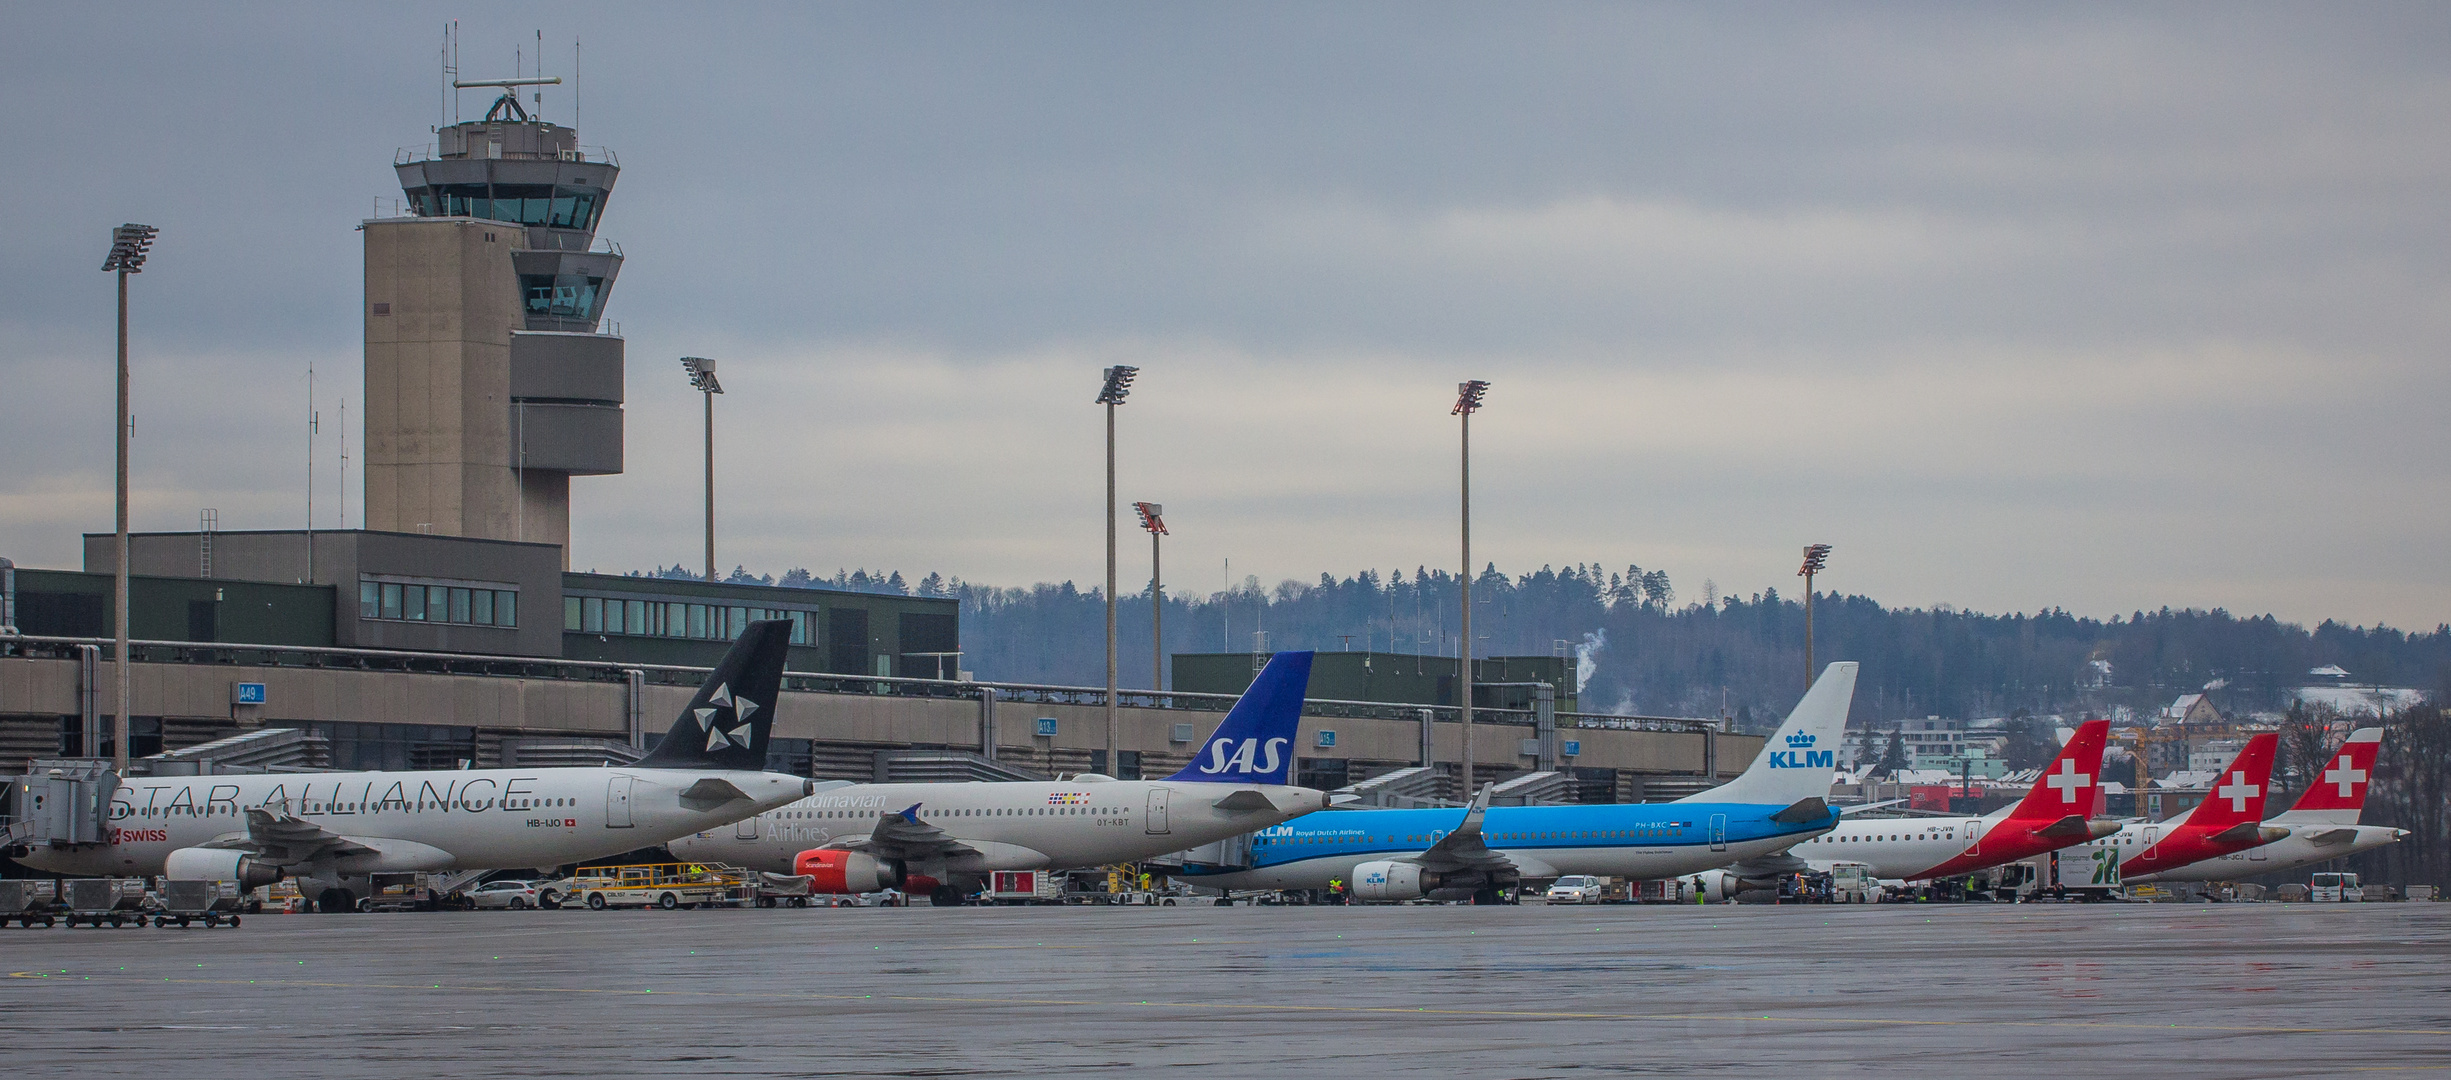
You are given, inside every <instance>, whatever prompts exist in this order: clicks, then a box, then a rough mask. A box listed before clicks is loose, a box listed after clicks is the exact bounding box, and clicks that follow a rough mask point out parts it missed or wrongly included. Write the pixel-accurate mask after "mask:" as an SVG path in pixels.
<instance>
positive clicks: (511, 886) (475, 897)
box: [468, 881, 538, 911]
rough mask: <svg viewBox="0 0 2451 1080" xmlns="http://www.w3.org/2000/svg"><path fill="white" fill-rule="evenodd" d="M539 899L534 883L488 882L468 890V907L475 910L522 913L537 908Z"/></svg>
mask: <svg viewBox="0 0 2451 1080" xmlns="http://www.w3.org/2000/svg"><path fill="white" fill-rule="evenodd" d="M537 899H538V893H537V891H536V883H535V882H533V881H488V882H486V883H485V884H483V885H479V886H477V887H476V888H473V889H470V890H468V906H470V907H475V908H509V909H511V910H513V911H520V910H524V909H527V908H532V907H535V906H537Z"/></svg>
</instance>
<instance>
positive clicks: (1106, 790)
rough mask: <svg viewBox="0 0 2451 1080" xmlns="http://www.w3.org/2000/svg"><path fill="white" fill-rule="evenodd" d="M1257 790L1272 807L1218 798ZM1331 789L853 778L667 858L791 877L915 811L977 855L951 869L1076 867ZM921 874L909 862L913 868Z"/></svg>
mask: <svg viewBox="0 0 2451 1080" xmlns="http://www.w3.org/2000/svg"><path fill="white" fill-rule="evenodd" d="M1237 792H1257V793H1259V794H1260V795H1262V796H1264V797H1265V799H1266V803H1267V805H1265V806H1258V807H1253V808H1250V809H1242V810H1228V809H1224V808H1221V807H1219V806H1217V805H1216V804H1217V803H1218V802H1219V801H1220V800H1222V799H1225V798H1227V797H1228V796H1231V795H1234V794H1235V793H1237ZM1326 804H1327V795H1326V793H1324V792H1321V791H1319V790H1317V789H1314V788H1305V787H1293V786H1288V785H1282V784H1236V783H1225V784H1214V783H1199V782H1188V781H1178V780H1098V781H1091V782H1086V783H1063V782H1050V783H1039V782H1002V781H997V782H967V783H953V784H850V785H846V786H842V787H836V788H829V789H826V790H823V791H819V792H818V793H816V794H815V795H811V796H808V797H807V798H804V799H800V800H798V801H795V802H793V803H791V804H789V805H787V806H782V807H778V808H776V809H773V810H769V811H767V812H765V813H762V814H759V815H757V816H756V817H754V818H745V819H743V820H741V821H739V822H736V823H733V824H732V825H730V826H728V827H724V828H715V829H708V830H706V831H703V832H699V833H696V834H695V835H691V836H686V837H683V838H681V839H678V840H674V841H673V842H672V843H671V845H670V847H671V849H672V853H673V855H674V857H676V858H681V859H688V860H693V861H702V862H723V863H730V864H732V865H734V866H743V867H748V868H751V869H756V870H765V871H769V872H773V873H791V872H792V871H793V866H792V863H793V860H794V859H796V858H797V857H798V856H799V854H800V853H801V852H803V851H807V850H809V849H811V848H818V847H824V846H826V845H828V844H838V843H842V842H848V841H855V840H859V839H862V838H865V837H868V836H869V835H870V834H871V833H872V832H874V830H875V829H876V826H877V821H878V819H879V818H880V817H882V816H883V815H885V814H891V813H899V812H901V811H903V810H907V809H909V808H911V807H912V806H914V805H916V806H917V807H918V808H919V809H918V815H917V816H918V818H919V819H920V820H921V821H923V822H926V823H927V824H930V825H934V826H936V827H937V828H939V829H942V830H944V832H945V833H946V834H948V835H949V836H951V837H952V838H953V839H955V840H959V841H961V842H962V843H963V844H966V845H968V846H969V847H971V848H974V849H976V850H977V851H978V852H979V857H977V858H967V859H958V860H955V861H953V862H951V863H949V864H947V865H946V866H944V867H943V869H944V870H946V871H949V872H954V873H966V874H981V873H985V872H987V871H990V870H1042V869H1059V870H1062V869H1079V868H1082V867H1089V866H1104V865H1108V864H1111V863H1118V862H1131V861H1134V860H1138V859H1145V858H1149V857H1151V856H1155V855H1164V854H1167V853H1169V852H1175V851H1181V850H1183V849H1185V848H1189V847H1197V846H1199V845H1202V844H1207V843H1212V842H1214V841H1217V840H1222V839H1225V838H1226V837H1229V836H1234V835H1236V834H1239V833H1245V832H1250V831H1253V830H1255V829H1263V828H1267V827H1269V826H1271V825H1275V824H1278V823H1280V822H1283V821H1286V820H1288V819H1290V818H1293V817H1296V816H1299V815H1302V814H1307V813H1310V812H1311V811H1313V810H1318V809H1321V808H1322V807H1324V806H1325V805H1326ZM915 869H916V868H915Z"/></svg>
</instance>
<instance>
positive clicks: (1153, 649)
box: [1132, 502, 1166, 694]
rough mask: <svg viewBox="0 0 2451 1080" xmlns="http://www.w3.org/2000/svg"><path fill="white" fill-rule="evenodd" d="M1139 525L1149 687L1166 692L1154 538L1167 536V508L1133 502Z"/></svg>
mask: <svg viewBox="0 0 2451 1080" xmlns="http://www.w3.org/2000/svg"><path fill="white" fill-rule="evenodd" d="M1132 509H1134V510H1137V511H1139V512H1140V527H1141V528H1142V529H1143V530H1145V531H1147V532H1148V534H1149V689H1152V690H1155V691H1157V692H1159V693H1161V694H1162V693H1165V692H1166V583H1165V579H1164V578H1163V577H1162V576H1160V575H1159V573H1158V560H1157V555H1158V552H1157V538H1158V537H1161V536H1164V535H1166V508H1165V507H1163V506H1159V505H1158V504H1156V503H1153V502H1136V503H1133V504H1132Z"/></svg>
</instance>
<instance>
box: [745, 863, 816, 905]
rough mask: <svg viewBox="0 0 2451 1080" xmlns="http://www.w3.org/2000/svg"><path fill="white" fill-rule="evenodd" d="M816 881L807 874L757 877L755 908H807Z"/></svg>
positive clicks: (760, 874)
mask: <svg viewBox="0 0 2451 1080" xmlns="http://www.w3.org/2000/svg"><path fill="white" fill-rule="evenodd" d="M816 884H817V879H816V878H813V877H810V876H809V875H807V874H769V873H765V872H762V871H761V872H760V873H759V874H758V875H757V906H759V907H807V906H808V901H809V896H810V895H811V891H812V889H813V887H814V886H815V885H816Z"/></svg>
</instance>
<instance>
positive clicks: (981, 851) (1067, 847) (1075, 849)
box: [668, 652, 1329, 906]
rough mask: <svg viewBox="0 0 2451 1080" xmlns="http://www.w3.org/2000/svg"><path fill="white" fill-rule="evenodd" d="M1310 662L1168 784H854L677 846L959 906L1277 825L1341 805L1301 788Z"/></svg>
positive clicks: (1296, 667) (837, 889)
mask: <svg viewBox="0 0 2451 1080" xmlns="http://www.w3.org/2000/svg"><path fill="white" fill-rule="evenodd" d="M1311 657H1312V654H1311V653H1308V652H1281V653H1277V654H1276V655H1275V656H1272V657H1270V658H1269V660H1268V664H1267V666H1266V667H1264V668H1262V669H1261V670H1260V673H1259V675H1258V676H1257V677H1255V678H1253V679H1252V680H1251V687H1250V689H1247V690H1245V691H1243V694H1242V697H1240V698H1238V699H1236V701H1235V702H1234V705H1233V707H1232V708H1231V709H1229V710H1227V712H1226V715H1225V719H1224V720H1221V721H1219V722H1218V724H1217V729H1216V730H1215V731H1213V732H1210V733H1209V737H1208V739H1207V740H1206V741H1204V742H1202V743H1201V744H1200V750H1199V752H1198V753H1197V754H1195V755H1194V757H1193V758H1192V762H1191V764H1189V765H1186V766H1184V767H1183V769H1182V770H1181V771H1180V772H1177V773H1175V774H1174V775H1172V776H1169V777H1167V778H1165V779H1163V780H1118V779H1115V778H1114V777H1111V776H1103V775H1099V774H1095V773H1082V774H1080V775H1077V776H1074V777H1072V778H1071V779H1070V780H1058V781H1053V782H1045V783H1042V782H1037V781H1015V782H1006V781H993V782H978V781H973V782H965V783H950V784H843V785H841V786H837V787H827V788H822V789H820V790H819V791H817V792H816V793H815V794H813V795H811V796H809V797H807V798H804V799H801V800H799V801H796V802H793V803H792V804H790V805H788V806H783V807H778V808H775V809H773V810H770V811H768V812H766V813H763V814H759V815H757V816H756V817H753V818H744V819H742V820H741V821H740V822H738V823H737V825H736V826H735V827H732V828H722V829H709V830H706V831H702V832H699V833H697V834H695V835H692V836H687V837H683V838H680V839H677V840H675V841H673V842H672V843H671V844H670V845H668V847H669V848H670V849H671V851H672V854H673V856H674V857H675V858H678V859H683V860H687V861H696V862H724V863H730V864H732V865H735V866H744V867H749V868H751V869H756V870H766V871H772V872H777V873H791V874H806V875H808V876H810V877H813V878H815V879H816V882H815V885H814V886H813V888H814V889H815V891H817V892H820V893H864V892H876V891H879V890H882V889H888V888H900V889H904V890H906V891H908V892H911V893H914V894H915V893H920V892H925V893H927V894H928V899H929V902H930V903H932V904H936V905H939V906H955V905H959V904H962V903H965V902H967V901H968V899H969V897H970V895H971V894H973V893H975V892H977V891H978V888H979V886H980V885H981V884H982V883H984V882H985V881H986V880H987V876H988V874H989V873H990V872H992V871H996V870H1069V869H1078V868H1081V867H1089V866H1105V865H1109V864H1113V863H1119V862H1133V861H1137V860H1140V859H1145V858H1148V857H1150V856H1153V855H1163V854H1166V853H1167V852H1170V851H1178V850H1181V849H1182V848H1183V847H1184V846H1185V845H1186V844H1189V845H1193V846H1197V845H1200V844H1206V843H1210V842H1212V841H1216V840H1219V839H1222V838H1225V837H1228V836H1233V835H1236V834H1239V833H1245V832H1250V831H1251V830H1253V829H1254V828H1264V827H1267V826H1271V825H1275V824H1277V823H1278V822H1281V821H1284V820H1286V819H1288V818H1291V817H1294V816H1296V815H1300V814H1307V813H1310V812H1311V811H1313V810H1318V809H1322V808H1324V807H1326V806H1327V805H1328V803H1329V796H1328V794H1327V793H1326V792H1324V791H1320V790H1318V789H1316V788H1307V787H1299V786H1296V785H1294V784H1293V783H1291V775H1292V772H1293V765H1294V760H1293V746H1294V741H1295V736H1296V728H1297V726H1298V725H1299V724H1300V723H1301V721H1302V699H1303V695H1304V693H1305V692H1306V691H1307V690H1308V689H1309V688H1310V681H1311Z"/></svg>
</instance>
